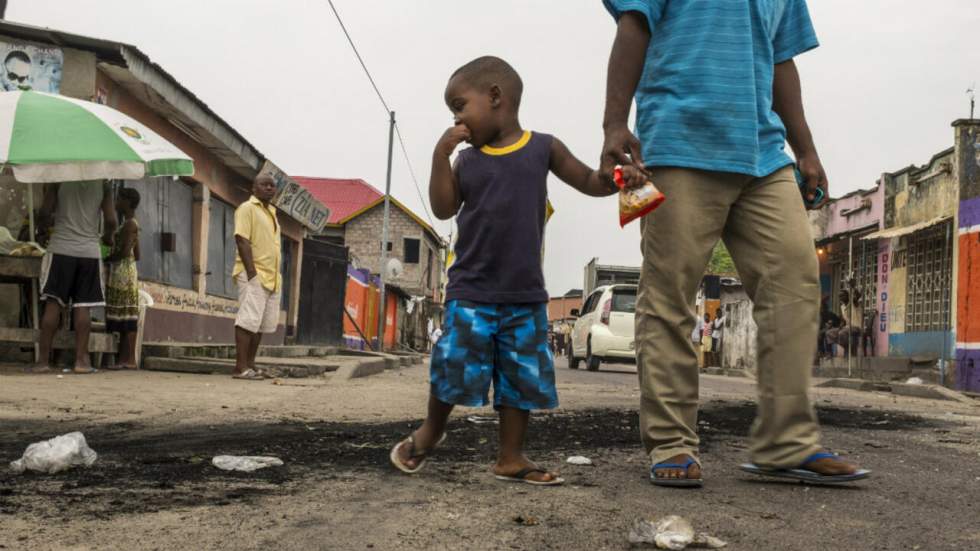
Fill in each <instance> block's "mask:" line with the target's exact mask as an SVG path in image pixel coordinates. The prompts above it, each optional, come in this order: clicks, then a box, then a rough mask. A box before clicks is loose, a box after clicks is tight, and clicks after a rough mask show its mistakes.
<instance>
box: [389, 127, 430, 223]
mask: <svg viewBox="0 0 980 551" xmlns="http://www.w3.org/2000/svg"><path fill="white" fill-rule="evenodd" d="M395 135H397V136H398V145H400V146H401V150H402V155H403V156H404V157H405V164H406V165H408V173H409V175H411V176H412V183H413V184H415V191H416V192H417V193H418V195H419V201H421V203H422V208H423V209H424V210H425V217H426V218H428V219H429V224H430V225H431V226H432V229H435V227H436V223H435V222H434V221H433V220H432V214H431V213H430V212H429V207H428V205H427V204H426V201H425V198H424V197H422V188H421V187H420V186H419V180H418V178H416V177H415V169H413V168H412V161H410V160H409V159H408V150H407V149H406V148H405V140H404V139H402V131H401V129H400V128H398V123H395Z"/></svg>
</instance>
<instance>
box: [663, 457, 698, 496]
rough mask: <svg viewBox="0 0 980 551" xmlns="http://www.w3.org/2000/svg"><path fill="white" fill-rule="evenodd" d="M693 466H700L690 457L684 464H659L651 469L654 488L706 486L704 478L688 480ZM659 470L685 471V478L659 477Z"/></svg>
mask: <svg viewBox="0 0 980 551" xmlns="http://www.w3.org/2000/svg"><path fill="white" fill-rule="evenodd" d="M691 465H698V466H700V464H699V463H698V462H697V461H695V460H694V458H693V457H690V456H688V458H687V461H685V462H684V463H657V464H656V465H654V466H652V467H650V482H651V483H652V484H653V485H654V486H669V487H672V488H700V487H701V486H703V485H704V479H703V478H687V471H688V470H689V469H690V468H691ZM657 469H684V478H667V477H663V476H657Z"/></svg>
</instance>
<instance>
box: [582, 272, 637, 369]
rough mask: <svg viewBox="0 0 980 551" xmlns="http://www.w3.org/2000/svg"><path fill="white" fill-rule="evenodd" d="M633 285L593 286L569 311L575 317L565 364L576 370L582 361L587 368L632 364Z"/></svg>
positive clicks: (633, 342) (633, 356) (634, 290)
mask: <svg viewBox="0 0 980 551" xmlns="http://www.w3.org/2000/svg"><path fill="white" fill-rule="evenodd" d="M635 312H636V285H606V286H603V287H598V288H596V290H595V291H593V292H592V294H591V295H589V297H588V298H587V299H585V303H584V304H583V305H582V311H581V312H578V311H576V310H572V315H573V316H579V318H578V319H577V320H575V326H574V327H573V329H572V335H571V337H572V345H571V346H570V347H569V353H568V367H570V368H572V369H578V363H579V361H581V360H585V367H586V368H587V369H588V370H589V371H597V370H598V369H599V365H600V364H602V363H603V362H605V363H636V342H635V340H634V332H635V327H634V326H633V319H634V316H635Z"/></svg>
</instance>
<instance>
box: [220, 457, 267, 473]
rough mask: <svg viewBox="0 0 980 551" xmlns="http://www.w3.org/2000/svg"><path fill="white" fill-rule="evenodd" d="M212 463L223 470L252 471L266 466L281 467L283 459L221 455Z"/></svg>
mask: <svg viewBox="0 0 980 551" xmlns="http://www.w3.org/2000/svg"><path fill="white" fill-rule="evenodd" d="M211 464H212V465H214V466H215V467H217V468H219V469H221V470H223V471H241V472H246V473H250V472H252V471H257V470H259V469H264V468H266V467H281V466H282V465H283V463H282V459H279V458H278V457H263V456H255V455H253V456H239V455H219V456H216V457H215V458H214V459H212V460H211Z"/></svg>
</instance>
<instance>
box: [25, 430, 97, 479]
mask: <svg viewBox="0 0 980 551" xmlns="http://www.w3.org/2000/svg"><path fill="white" fill-rule="evenodd" d="M98 457H99V454H97V453H95V451H93V450H92V448H90V447H88V444H87V443H86V442H85V435H84V434H82V433H80V432H70V433H68V434H62V435H61V436H56V437H54V438H52V439H50V440H45V441H43V442H35V443H33V444H31V445H30V446H27V449H26V450H25V451H24V455H23V457H21V458H20V459H18V460H17V461H12V462H11V463H10V470H12V471H14V472H15V473H18V474H20V473H23V472H24V471H37V472H39V473H48V474H54V473H57V472H61V471H63V470H65V469H69V468H71V467H73V466H75V465H84V466H86V467H88V466H91V465H92V463H95V460H96V459H97V458H98Z"/></svg>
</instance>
